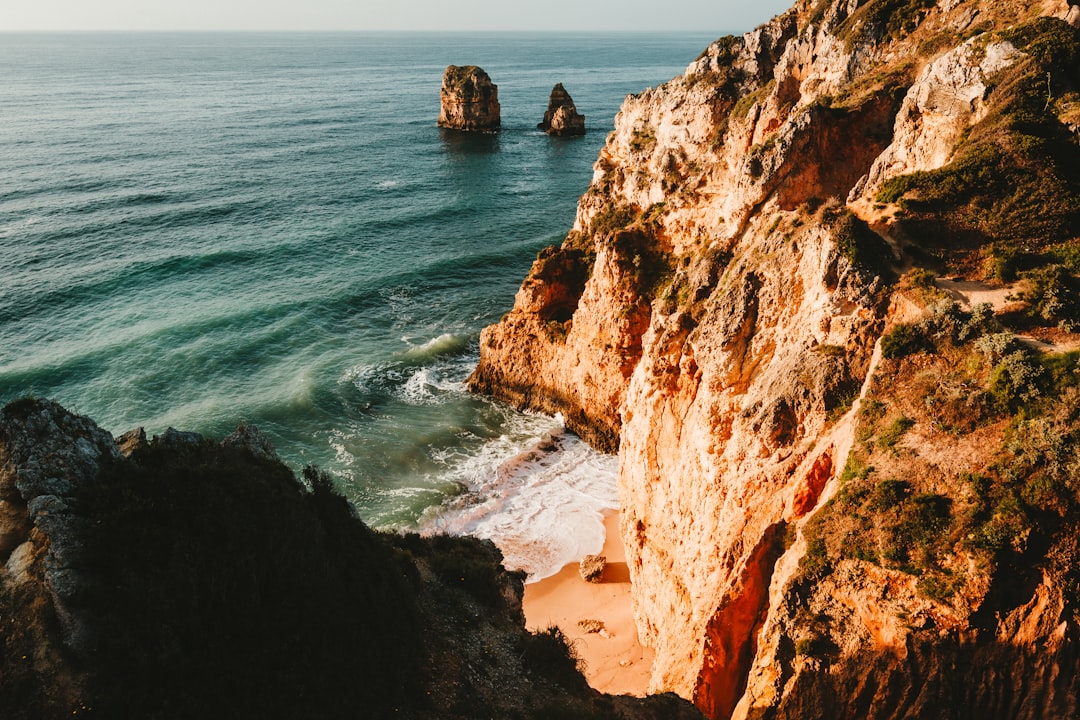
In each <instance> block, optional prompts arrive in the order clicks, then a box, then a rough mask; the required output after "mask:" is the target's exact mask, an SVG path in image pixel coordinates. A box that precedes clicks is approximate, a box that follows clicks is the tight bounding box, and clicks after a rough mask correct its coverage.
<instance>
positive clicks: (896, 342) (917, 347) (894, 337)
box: [881, 323, 932, 359]
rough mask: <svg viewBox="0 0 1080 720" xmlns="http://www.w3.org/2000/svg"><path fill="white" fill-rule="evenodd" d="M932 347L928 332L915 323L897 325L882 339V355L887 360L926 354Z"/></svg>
mask: <svg viewBox="0 0 1080 720" xmlns="http://www.w3.org/2000/svg"><path fill="white" fill-rule="evenodd" d="M931 347H932V346H931V344H930V342H929V341H928V339H927V337H926V332H925V331H924V330H923V328H922V327H921V326H920V325H918V324H915V323H897V324H896V325H894V326H893V327H892V329H891V330H889V331H888V332H887V333H885V334H884V335H883V336H882V338H881V355H882V357H884V358H887V359H894V358H901V357H906V356H907V355H912V354H914V353H917V352H925V351H927V350H929V349H930V348H931Z"/></svg>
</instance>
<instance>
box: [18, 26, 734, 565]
mask: <svg viewBox="0 0 1080 720" xmlns="http://www.w3.org/2000/svg"><path fill="white" fill-rule="evenodd" d="M712 39H713V37H712V36H705V35H699V36H692V35H656V36H652V35H599V36H596V35H529V34H520V35H472V36H470V35H449V34H447V35H420V34H306V35H305V34H295V35H293V34H164V33H163V34H112V35H110V34H6V35H5V34H0V77H3V81H2V82H0V108H2V109H0V118H2V121H0V402H6V401H8V400H11V399H13V398H16V397H19V396H22V395H26V394H34V395H38V396H43V397H49V398H54V399H56V400H58V401H59V402H61V403H63V404H64V405H66V406H67V407H69V408H72V409H74V410H77V411H78V412H80V413H84V414H87V415H89V416H91V417H93V418H94V419H95V420H97V421H98V422H99V423H100V424H101V425H102V426H104V427H105V428H107V429H108V430H110V431H111V432H113V433H120V432H123V431H126V430H128V429H131V428H132V427H136V426H144V427H145V428H146V430H147V432H148V433H151V434H153V433H156V432H161V431H162V430H164V429H165V428H166V427H168V426H174V427H177V428H181V429H185V430H195V431H198V432H202V433H204V434H207V435H210V436H215V437H220V436H222V435H224V434H227V433H228V432H230V431H231V430H232V429H233V428H234V427H235V426H236V424H237V423H238V422H240V421H245V422H248V423H252V424H255V425H257V426H258V427H259V428H261V429H262V430H263V431H265V432H266V433H267V434H268V435H269V436H270V438H271V439H272V440H273V442H274V444H275V446H276V447H277V449H278V451H279V453H280V454H281V456H282V457H283V459H285V460H286V461H287V462H289V463H290V464H292V465H293V466H294V467H297V468H299V467H300V466H302V465H304V464H307V463H316V464H318V465H320V466H322V467H323V468H325V469H327V470H329V471H330V472H331V473H333V474H334V475H335V477H336V478H338V480H339V482H340V485H341V488H342V490H343V491H344V492H345V494H346V495H347V496H348V497H349V498H350V499H351V500H353V501H354V502H355V503H356V504H357V506H358V508H359V509H360V512H361V515H362V516H363V517H364V518H365V519H366V520H368V521H369V522H370V523H372V524H374V525H376V526H379V527H386V528H409V529H422V530H431V529H443V530H449V531H452V532H472V533H475V534H479V535H482V536H487V537H492V538H493V539H495V540H496V541H497V542H499V544H500V545H501V546H503V549H504V552H506V553H507V555H508V564H516V565H518V566H523V567H526V569H529V570H530V571H531V572H533V574H534V576H541V575H544V574H547V573H548V572H551V571H553V569H557V567H558V565H559V564H561V563H562V562H564V561H566V560H568V559H573V557H574V556H576V555H580V554H582V553H583V552H589V551H592V550H593V549H595V547H596V545H597V542H598V537H599V540H600V541H602V537H603V535H602V529H600V528H599V527H598V524H597V522H596V515H597V513H598V512H599V510H601V509H603V508H605V507H611V506H612V505H614V503H615V495H614V480H613V478H614V460H613V459H612V458H608V457H604V456H601V455H598V454H596V453H594V452H592V451H591V450H589V449H588V448H586V447H585V446H584V445H583V444H582V443H580V441H578V440H577V439H576V438H575V437H574V436H572V435H569V434H567V433H565V432H564V431H563V430H562V428H561V424H560V423H559V421H558V419H557V418H555V419H553V418H545V417H539V416H534V415H524V414H521V413H517V412H514V411H513V410H511V409H510V408H507V407H505V406H503V405H501V404H499V403H494V402H491V401H490V400H488V399H485V398H482V397H477V396H473V395H470V394H468V393H467V392H465V387H464V380H465V378H466V377H467V376H468V374H469V372H470V371H471V369H472V368H473V367H474V366H475V363H476V360H477V357H478V347H477V338H478V335H479V331H480V329H481V328H482V327H484V326H485V325H487V324H489V323H492V322H495V321H496V320H497V319H498V318H499V317H500V316H501V315H502V314H503V313H504V312H506V311H507V310H508V309H509V308H510V306H511V305H512V304H513V297H514V293H515V291H516V289H517V287H518V284H519V283H520V281H521V279H522V278H523V277H524V275H525V273H526V271H527V270H528V267H529V265H530V263H531V261H532V259H533V258H534V257H535V255H536V253H537V251H538V250H540V249H541V248H543V247H545V246H546V245H549V244H551V243H555V242H559V241H560V240H561V239H562V237H563V236H564V235H565V233H566V231H567V230H568V229H569V227H570V225H571V224H572V222H573V217H574V211H575V205H576V201H577V198H578V196H579V195H580V194H581V193H582V192H584V190H585V189H586V187H587V186H588V182H589V180H590V178H591V165H592V163H593V161H594V160H595V158H596V156H597V153H598V151H599V149H600V147H601V146H602V145H603V142H604V137H605V135H606V133H607V131H609V130H610V129H611V126H612V120H613V117H614V115H615V113H616V112H617V110H618V107H619V104H620V103H621V101H622V99H623V97H624V96H625V95H626V94H627V93H631V92H637V91H640V90H641V89H643V88H645V87H647V86H650V85H656V84H658V83H660V82H663V81H666V80H667V79H670V78H671V77H673V76H675V75H677V74H679V73H681V72H682V70H683V69H684V68H685V66H686V65H687V64H689V62H690V61H692V60H693V59H694V57H696V55H697V53H698V52H699V51H700V50H701V49H702V48H704V47H705V46H706V45H707V44H708V42H710V41H711V40H712ZM448 64H459V65H461V64H479V65H481V66H483V67H484V68H485V69H486V70H487V71H488V72H489V73H490V74H491V76H492V78H493V80H494V81H495V82H496V83H497V84H498V85H499V95H500V101H501V103H502V107H503V127H504V129H503V131H502V132H501V133H499V134H498V135H496V136H467V135H461V134H457V133H453V132H448V131H442V130H439V129H438V128H436V127H435V118H436V117H437V116H438V110H439V108H438V102H439V100H438V98H439V84H440V81H441V76H442V71H443V69H444V68H445V66H446V65H448ZM556 82H562V83H563V84H564V85H565V86H566V88H567V90H568V91H569V92H570V93H571V94H572V95H573V97H574V99H575V101H576V103H577V105H578V108H579V110H580V111H581V112H583V113H584V114H585V115H586V118H587V124H588V127H589V134H588V135H587V136H586V137H585V138H578V139H555V138H548V137H547V136H545V135H544V134H542V133H540V132H538V131H537V130H536V129H535V124H536V123H537V122H538V121H539V120H540V119H541V117H542V115H543V112H544V109H545V107H546V103H547V96H548V93H549V92H550V90H551V86H552V85H554V83H556ZM547 438H554V447H553V448H552V447H549V444H548V443H545V442H544V441H545V439H547ZM598 533H599V535H598Z"/></svg>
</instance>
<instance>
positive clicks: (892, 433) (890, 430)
mask: <svg viewBox="0 0 1080 720" xmlns="http://www.w3.org/2000/svg"><path fill="white" fill-rule="evenodd" d="M914 425H915V421H914V420H912V419H911V418H909V417H903V416H901V417H898V418H896V420H893V421H892V423H891V424H890V425H889V427H887V428H885V429H884V430H883V431H882V432H881V434H880V435H878V441H877V444H878V447H879V448H881V449H882V450H893V449H894V448H895V447H896V443H897V442H899V441H900V438H902V437H903V436H904V433H906V432H907V431H908V430H910V429H911V428H912V426H914Z"/></svg>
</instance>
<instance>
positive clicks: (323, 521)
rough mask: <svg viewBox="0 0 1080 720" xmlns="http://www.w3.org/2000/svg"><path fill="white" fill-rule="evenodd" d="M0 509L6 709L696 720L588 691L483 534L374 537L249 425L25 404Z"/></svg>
mask: <svg viewBox="0 0 1080 720" xmlns="http://www.w3.org/2000/svg"><path fill="white" fill-rule="evenodd" d="M121 447H122V448H123V450H122V451H121ZM0 503H2V505H0V539H2V544H0V562H2V564H0V618H2V622H0V708H2V712H3V717H4V718H5V720H9V719H14V720H58V719H59V718H69V717H72V716H76V717H83V716H92V717H103V718H121V719H122V718H151V717H153V718H162V719H172V718H175V719H176V720H181V719H184V720H186V719H188V718H193V717H229V718H234V719H243V718H252V719H253V720H254V719H255V718H258V719H259V720H265V719H266V718H288V719H289V720H296V719H298V718H311V719H312V720H314V719H315V718H319V719H320V720H322V719H330V718H340V719H342V720H344V719H346V718H356V717H377V718H382V717H401V718H406V719H409V720H422V719H426V718H433V717H439V718H459V719H461V720H465V719H467V718H477V717H508V718H509V717H518V718H533V717H536V718H546V717H611V718H623V719H624V720H652V719H654V718H655V719H657V720H659V718H664V719H665V720H666V719H667V718H676V719H682V718H685V719H686V720H692V719H693V718H695V717H700V715H699V714H698V713H697V712H696V711H695V710H694V708H693V707H692V706H691V705H690V704H689V703H686V702H685V701H683V700H681V699H679V698H676V697H674V696H670V695H669V696H655V697H650V698H631V697H611V696H604V695H601V694H599V693H597V692H595V691H593V690H591V689H590V688H589V687H588V686H587V685H586V684H585V681H584V678H583V677H582V676H581V674H580V673H579V672H578V670H577V666H576V662H575V660H574V659H573V657H572V655H571V653H570V650H569V648H568V647H567V645H566V643H565V640H564V638H563V637H562V636H561V635H560V634H559V633H557V632H546V633H540V634H536V635H533V634H529V633H527V632H525V630H524V616H523V614H522V609H521V597H522V582H521V576H520V575H518V574H511V573H507V572H505V571H504V570H503V568H502V566H501V559H502V558H501V556H500V554H499V552H498V550H497V549H496V548H495V547H494V545H492V544H491V543H490V542H482V541H479V540H474V539H468V538H450V537H432V538H420V537H418V536H416V535H407V536H397V535H384V534H380V533H376V532H373V531H372V530H370V529H369V528H368V527H366V526H365V525H364V524H363V522H361V521H360V520H359V519H357V517H356V515H355V509H354V508H352V506H351V505H349V503H347V502H346V501H345V500H344V499H343V498H342V497H341V496H340V495H338V494H336V492H335V491H334V490H333V485H332V481H331V480H330V478H329V477H328V476H326V475H325V474H324V473H322V472H320V471H318V470H316V469H314V468H308V469H306V470H305V471H304V477H303V480H302V481H301V480H298V479H297V478H296V476H295V475H294V474H293V473H292V471H291V470H289V468H287V467H286V466H285V465H283V464H282V463H281V462H280V460H278V458H277V455H276V453H275V452H274V450H273V447H272V446H271V445H270V443H269V441H268V440H267V438H266V437H265V436H264V435H262V433H260V432H259V431H258V430H257V429H255V428H253V427H250V426H244V427H241V428H240V429H239V430H238V431H237V432H235V433H234V434H232V435H230V436H229V437H228V438H226V439H225V440H223V441H221V442H216V441H212V440H208V439H205V438H203V437H201V436H199V435H198V434H195V433H187V432H178V431H176V430H173V429H171V428H170V429H169V430H167V431H165V432H164V433H162V434H161V435H157V436H155V437H153V438H151V439H149V440H147V438H146V435H145V433H143V432H142V431H141V430H136V431H133V432H131V433H127V434H125V435H124V436H122V438H121V440H120V441H119V442H118V441H114V440H113V438H112V437H111V436H110V435H109V433H107V432H105V431H104V430H102V429H101V428H99V427H97V426H96V425H95V424H94V423H93V421H91V420H89V419H88V418H84V417H80V416H77V415H74V414H72V413H70V412H68V411H67V410H65V409H63V408H62V407H60V406H59V405H56V404H55V403H51V402H48V401H43V400H35V399H28V400H20V401H16V402H14V403H11V404H9V405H8V406H7V407H5V408H4V409H3V410H0Z"/></svg>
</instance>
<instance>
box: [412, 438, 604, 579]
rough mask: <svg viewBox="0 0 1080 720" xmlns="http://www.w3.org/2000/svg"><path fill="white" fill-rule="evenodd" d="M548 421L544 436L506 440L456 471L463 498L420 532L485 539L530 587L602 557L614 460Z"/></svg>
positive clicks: (440, 510) (440, 511) (439, 511)
mask: <svg viewBox="0 0 1080 720" xmlns="http://www.w3.org/2000/svg"><path fill="white" fill-rule="evenodd" d="M545 420H546V423H544V424H547V425H548V426H549V429H548V430H547V431H546V432H542V433H541V434H539V435H537V436H533V437H532V438H529V439H524V440H521V439H519V440H514V439H513V438H512V437H510V436H506V435H504V436H502V437H500V438H498V439H496V440H493V441H491V442H489V443H487V444H486V445H485V447H484V448H483V449H482V450H481V452H480V453H479V454H478V455H475V456H473V457H471V458H469V459H468V460H465V461H464V462H462V463H461V464H460V465H458V466H457V467H455V468H453V469H452V470H451V471H450V472H449V473H448V476H450V477H455V476H456V479H457V480H458V481H459V482H460V483H461V484H462V485H463V486H464V487H466V488H467V489H468V491H467V492H466V493H464V494H462V495H459V496H457V497H455V498H453V499H452V500H450V501H449V502H448V503H447V504H446V505H444V506H443V507H441V508H438V509H437V511H436V512H435V513H434V514H433V516H432V517H429V518H427V520H426V522H425V523H424V527H423V529H424V531H425V532H446V533H450V534H455V535H473V536H476V537H480V538H486V539H489V540H491V541H493V542H494V543H495V544H496V545H497V546H498V547H499V549H500V550H501V551H502V553H503V557H504V564H505V565H506V567H507V568H508V569H511V570H524V571H525V572H526V573H528V582H535V581H537V580H541V579H543V578H545V577H548V576H551V575H554V574H555V573H557V572H558V571H559V570H560V569H562V568H563V567H564V566H565V565H566V564H568V563H572V562H575V561H577V560H580V559H581V558H582V557H583V556H584V555H587V554H590V553H597V552H599V551H600V550H601V549H602V548H603V544H604V525H603V513H604V511H605V510H611V509H615V508H617V507H618V496H617V492H616V476H617V470H618V467H617V460H616V458H615V457H614V456H611V455H603V454H601V453H598V452H596V451H594V450H592V449H591V448H590V447H588V446H587V445H586V444H585V443H584V442H582V441H581V440H580V439H579V438H577V437H576V436H575V435H572V434H570V433H568V432H566V431H565V430H564V429H562V428H561V426H559V425H557V424H556V423H555V421H554V420H547V419H545ZM533 422H536V420H535V419H534V420H533Z"/></svg>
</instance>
